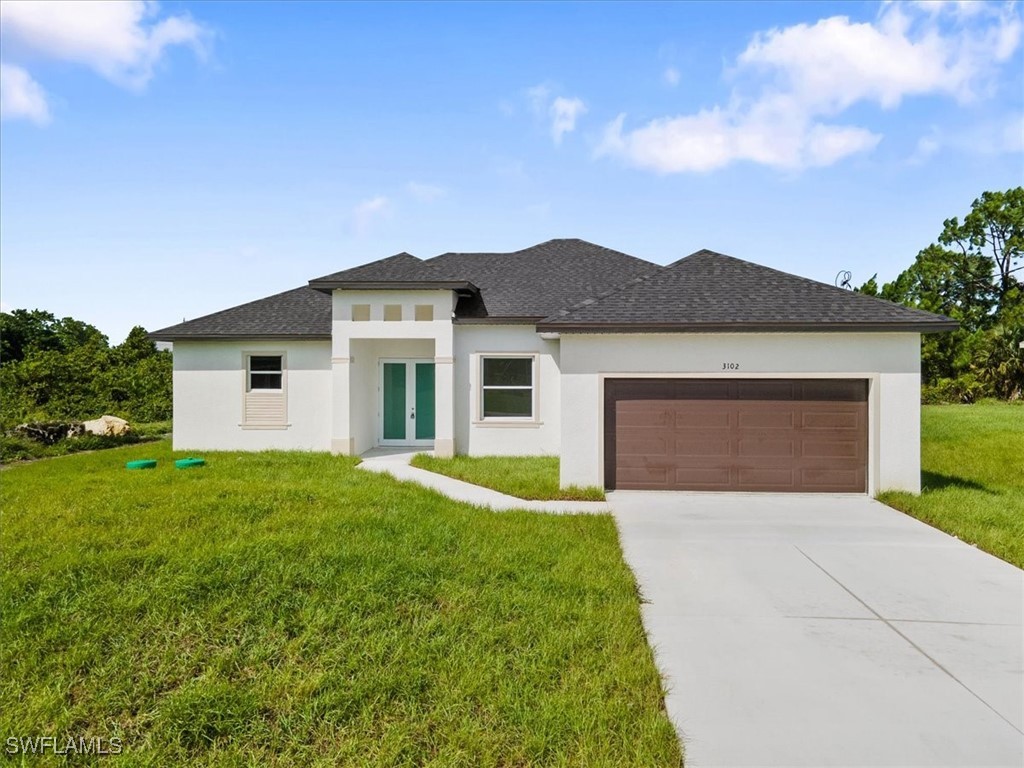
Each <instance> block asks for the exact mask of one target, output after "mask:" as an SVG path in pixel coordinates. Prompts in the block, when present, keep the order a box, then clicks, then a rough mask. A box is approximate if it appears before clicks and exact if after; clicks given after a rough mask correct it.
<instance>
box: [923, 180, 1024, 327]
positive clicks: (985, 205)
mask: <svg viewBox="0 0 1024 768" xmlns="http://www.w3.org/2000/svg"><path fill="white" fill-rule="evenodd" d="M939 242H940V243H942V244H943V245H946V246H955V248H956V249H957V251H958V253H959V254H960V255H961V256H962V257H963V258H964V259H969V258H978V257H981V256H985V257H987V258H989V259H991V263H992V265H993V268H994V271H995V274H994V275H993V277H994V278H995V279H996V281H997V284H998V291H999V303H1000V308H1002V302H1003V299H1005V298H1006V296H1007V294H1009V293H1010V291H1011V290H1012V289H1014V288H1015V287H1016V286H1018V285H1019V280H1018V279H1017V278H1016V277H1015V273H1017V272H1018V271H1019V270H1020V269H1024V267H1021V266H1020V262H1021V258H1022V256H1024V187H1014V188H1013V189H1008V190H1006V191H1005V192H983V193H982V194H981V197H979V198H978V199H976V200H975V201H974V202H973V203H972V204H971V212H970V213H968V214H967V215H966V216H965V217H964V221H963V223H962V224H961V223H960V221H959V220H958V219H957V217H956V216H954V217H953V218H951V219H946V220H945V221H944V222H943V229H942V234H941V235H939Z"/></svg>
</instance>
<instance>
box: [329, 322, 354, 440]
mask: <svg viewBox="0 0 1024 768" xmlns="http://www.w3.org/2000/svg"><path fill="white" fill-rule="evenodd" d="M355 452H356V446H355V439H354V438H353V437H352V358H351V357H350V355H349V340H348V337H347V336H340V335H339V334H337V333H335V335H334V339H333V344H332V350H331V453H340V454H342V455H345V456H351V455H353V454H354V453H355Z"/></svg>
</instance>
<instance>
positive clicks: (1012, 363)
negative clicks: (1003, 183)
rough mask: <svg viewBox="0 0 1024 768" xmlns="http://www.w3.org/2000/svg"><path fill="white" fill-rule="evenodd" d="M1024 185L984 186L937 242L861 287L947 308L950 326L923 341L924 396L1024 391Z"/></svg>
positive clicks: (969, 398) (1015, 395) (962, 397)
mask: <svg viewBox="0 0 1024 768" xmlns="http://www.w3.org/2000/svg"><path fill="white" fill-rule="evenodd" d="M1022 260H1024V187H1015V188H1013V189H1008V190H1006V191H1005V192H984V193H982V195H981V196H980V197H979V198H978V199H977V200H975V201H974V203H972V205H971V210H970V212H969V213H968V214H967V215H966V216H964V218H963V221H961V220H960V219H959V218H957V217H955V216H954V217H953V218H951V219H946V220H945V221H944V222H943V226H942V232H941V233H940V234H939V236H938V241H937V242H935V243H932V244H931V245H929V246H928V247H927V248H925V249H923V250H922V251H921V252H920V253H918V254H917V258H915V259H914V263H913V264H911V265H910V266H909V267H907V269H905V270H904V271H903V272H901V273H900V274H899V276H898V277H897V278H896V279H895V280H893V281H892V282H890V283H886V284H885V285H883V286H881V287H879V286H878V281H877V279H876V278H877V274H876V275H875V276H874V277H872V278H871V279H870V280H868V281H867V282H866V283H865V284H864V285H862V286H860V287H859V288H857V290H858V291H859V292H861V293H866V294H869V295H871V296H880V297H881V298H883V299H888V300H889V301H894V302H897V303H899V304H905V305H906V306H908V307H917V308H919V309H924V310H927V311H929V312H938V313H940V314H943V315H947V316H949V317H951V318H953V319H954V320H957V321H958V322H959V323H960V328H959V329H958V330H956V331H953V332H951V333H939V334H930V335H926V336H924V337H923V338H922V341H921V378H922V383H923V390H922V396H923V399H924V400H925V402H973V401H975V400H977V399H980V398H983V397H997V398H1002V399H1007V400H1011V399H1019V398H1021V397H1022V396H1024V350H1022V349H1021V348H1020V343H1021V342H1022V341H1024V283H1022V282H1021V278H1022V276H1024V265H1022V264H1021V262H1022Z"/></svg>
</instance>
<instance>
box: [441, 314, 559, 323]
mask: <svg viewBox="0 0 1024 768" xmlns="http://www.w3.org/2000/svg"><path fill="white" fill-rule="evenodd" d="M543 319H544V317H543V316H539V315H530V316H519V315H506V316H504V317H503V316H501V315H495V316H490V315H489V316H487V317H456V318H453V319H452V322H453V323H454V324H455V325H536V324H537V323H538V322H539V321H540V320H543Z"/></svg>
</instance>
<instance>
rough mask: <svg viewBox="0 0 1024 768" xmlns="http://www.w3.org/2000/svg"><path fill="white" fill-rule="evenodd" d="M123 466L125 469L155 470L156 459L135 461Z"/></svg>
mask: <svg viewBox="0 0 1024 768" xmlns="http://www.w3.org/2000/svg"><path fill="white" fill-rule="evenodd" d="M124 466H125V469H155V468H156V459H137V460H136V461H129V462H127V463H126V464H125V465H124Z"/></svg>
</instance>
